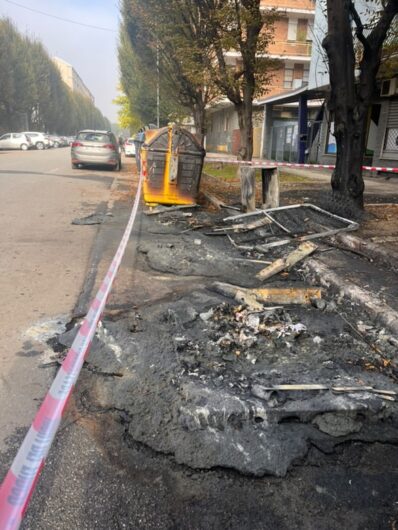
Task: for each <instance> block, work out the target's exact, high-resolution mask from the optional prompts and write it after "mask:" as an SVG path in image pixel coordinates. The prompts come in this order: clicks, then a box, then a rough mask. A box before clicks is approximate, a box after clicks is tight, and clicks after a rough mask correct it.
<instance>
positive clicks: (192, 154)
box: [141, 124, 205, 204]
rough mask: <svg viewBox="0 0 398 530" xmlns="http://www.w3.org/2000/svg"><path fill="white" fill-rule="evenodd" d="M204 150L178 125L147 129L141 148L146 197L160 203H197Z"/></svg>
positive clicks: (150, 201) (149, 201)
mask: <svg viewBox="0 0 398 530" xmlns="http://www.w3.org/2000/svg"><path fill="white" fill-rule="evenodd" d="M204 156H205V150H204V149H203V147H202V146H201V145H200V144H199V142H198V141H197V140H196V138H195V137H194V136H193V135H192V134H191V133H190V132H189V131H187V130H186V129H183V128H182V127H179V126H178V125H174V124H173V125H169V126H168V127H164V128H163V129H157V130H149V131H146V132H145V142H144V144H143V146H142V148H141V171H142V173H143V177H144V200H145V202H147V203H159V204H195V202H196V199H197V195H198V192H199V184H200V177H201V174H202V168H203V160H204Z"/></svg>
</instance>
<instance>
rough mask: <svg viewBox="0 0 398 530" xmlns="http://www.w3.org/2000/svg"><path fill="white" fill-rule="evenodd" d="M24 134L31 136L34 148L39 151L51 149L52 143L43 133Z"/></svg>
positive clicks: (26, 132) (28, 132)
mask: <svg viewBox="0 0 398 530" xmlns="http://www.w3.org/2000/svg"><path fill="white" fill-rule="evenodd" d="M23 134H27V135H28V136H29V138H30V139H31V140H32V144H33V145H34V147H36V149H39V151H41V150H42V149H48V148H49V147H50V142H49V141H48V139H47V138H46V137H45V135H44V134H43V133H41V132H36V131H32V132H30V131H25V132H24V133H23Z"/></svg>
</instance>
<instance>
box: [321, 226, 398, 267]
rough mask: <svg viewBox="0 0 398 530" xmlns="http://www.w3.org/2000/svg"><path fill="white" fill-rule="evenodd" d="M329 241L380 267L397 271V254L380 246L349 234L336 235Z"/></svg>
mask: <svg viewBox="0 0 398 530" xmlns="http://www.w3.org/2000/svg"><path fill="white" fill-rule="evenodd" d="M331 241H332V242H333V241H335V242H336V243H339V244H340V245H341V246H342V247H344V248H345V249H347V250H351V251H353V252H357V253H359V254H363V255H364V256H365V257H366V258H368V259H370V260H372V261H376V262H377V263H379V264H380V265H384V266H385V267H388V268H391V269H394V270H396V269H398V252H394V251H393V250H388V251H387V250H385V249H384V248H383V247H382V246H381V245H377V244H376V243H372V242H370V241H365V240H364V239H361V238H360V237H356V236H353V235H350V234H343V233H341V234H338V235H336V236H335V237H333V238H331Z"/></svg>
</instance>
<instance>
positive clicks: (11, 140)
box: [0, 133, 33, 151]
mask: <svg viewBox="0 0 398 530" xmlns="http://www.w3.org/2000/svg"><path fill="white" fill-rule="evenodd" d="M31 147H33V144H32V141H31V139H30V138H29V136H28V135H26V134H24V133H7V134H3V136H1V137H0V149H21V150H22V151H27V150H28V149H30V148H31Z"/></svg>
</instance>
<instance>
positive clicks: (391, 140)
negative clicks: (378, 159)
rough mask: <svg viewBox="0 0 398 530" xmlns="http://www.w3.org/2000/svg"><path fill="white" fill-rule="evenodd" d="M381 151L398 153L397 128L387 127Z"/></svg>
mask: <svg viewBox="0 0 398 530" xmlns="http://www.w3.org/2000/svg"><path fill="white" fill-rule="evenodd" d="M383 150H384V151H394V153H398V127H389V128H387V129H386V137H385V140H384V148H383Z"/></svg>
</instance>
